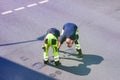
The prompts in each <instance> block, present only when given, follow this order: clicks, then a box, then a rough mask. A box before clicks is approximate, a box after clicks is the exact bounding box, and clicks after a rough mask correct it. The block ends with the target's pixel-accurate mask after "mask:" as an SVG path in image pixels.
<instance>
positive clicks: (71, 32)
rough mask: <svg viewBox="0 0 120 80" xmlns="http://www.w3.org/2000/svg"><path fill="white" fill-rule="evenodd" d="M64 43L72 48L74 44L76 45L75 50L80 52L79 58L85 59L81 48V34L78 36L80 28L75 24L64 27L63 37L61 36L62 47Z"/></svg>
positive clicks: (67, 24)
mask: <svg viewBox="0 0 120 80" xmlns="http://www.w3.org/2000/svg"><path fill="white" fill-rule="evenodd" d="M63 42H66V44H67V47H69V48H70V47H72V45H73V43H75V49H76V51H77V52H78V56H79V57H83V54H82V50H81V47H80V42H79V34H78V27H77V25H76V24H74V23H66V24H65V25H64V26H63V29H62V32H61V36H60V43H61V44H60V45H59V48H60V46H61V45H62V44H63Z"/></svg>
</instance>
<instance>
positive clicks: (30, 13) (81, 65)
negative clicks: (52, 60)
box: [0, 0, 120, 80]
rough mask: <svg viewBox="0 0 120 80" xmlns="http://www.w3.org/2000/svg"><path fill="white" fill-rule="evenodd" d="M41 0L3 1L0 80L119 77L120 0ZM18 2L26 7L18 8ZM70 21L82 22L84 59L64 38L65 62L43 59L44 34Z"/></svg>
mask: <svg viewBox="0 0 120 80" xmlns="http://www.w3.org/2000/svg"><path fill="white" fill-rule="evenodd" d="M40 1H43V0H16V1H15V0H1V1H0V13H1V14H0V80H46V79H48V80H49V79H57V80H120V76H119V75H120V62H119V61H120V58H119V56H120V54H119V53H120V51H119V49H120V27H119V26H120V5H119V3H120V1H119V0H48V2H46V3H43V4H39V3H38V2H40ZM33 3H36V4H37V5H36V6H33V7H27V5H29V4H33ZM19 7H25V9H23V10H19V11H15V9H16V8H19ZM9 10H12V11H13V12H12V13H9V14H6V15H2V13H3V12H4V11H9ZM67 22H73V23H75V24H76V25H78V27H79V37H80V43H81V48H82V50H83V54H84V56H83V59H81V58H79V57H78V56H77V53H76V52H75V49H74V46H73V47H72V48H67V47H66V45H65V44H63V45H62V46H61V49H60V52H59V54H60V57H61V59H60V61H61V63H62V66H61V67H60V68H56V67H54V66H51V65H44V64H43V50H42V48H41V47H42V45H43V40H42V38H43V37H42V36H43V35H44V34H45V33H46V31H47V29H49V28H51V27H55V28H57V29H59V30H60V31H61V30H62V27H63V25H64V24H65V23H67ZM38 38H41V40H37V39H38ZM49 52H50V56H52V49H51V48H50V51H49Z"/></svg>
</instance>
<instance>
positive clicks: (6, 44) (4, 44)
mask: <svg viewBox="0 0 120 80" xmlns="http://www.w3.org/2000/svg"><path fill="white" fill-rule="evenodd" d="M44 37H45V35H42V36H40V37H38V38H36V39H33V40H25V41H19V42H10V43H3V44H0V47H2V46H11V45H18V44H23V43H30V42H35V41H43V40H44Z"/></svg>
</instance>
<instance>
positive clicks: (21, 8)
mask: <svg viewBox="0 0 120 80" xmlns="http://www.w3.org/2000/svg"><path fill="white" fill-rule="evenodd" d="M48 1H49V0H43V1H40V2H38V3H39V4H43V3H46V2H48ZM38 3H33V4H29V5H27V6H26V7H28V8H29V7H33V6H37V5H38ZM26 7H19V8H16V9H13V10H14V11H19V10H23V9H25V8H26ZM14 11H12V10H8V11H4V12H2V13H1V15H6V14H10V13H12V12H14Z"/></svg>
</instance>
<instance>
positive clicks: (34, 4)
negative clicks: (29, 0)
mask: <svg viewBox="0 0 120 80" xmlns="http://www.w3.org/2000/svg"><path fill="white" fill-rule="evenodd" d="M37 5H38V4H37V3H33V4H29V5H27V7H33V6H37Z"/></svg>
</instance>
